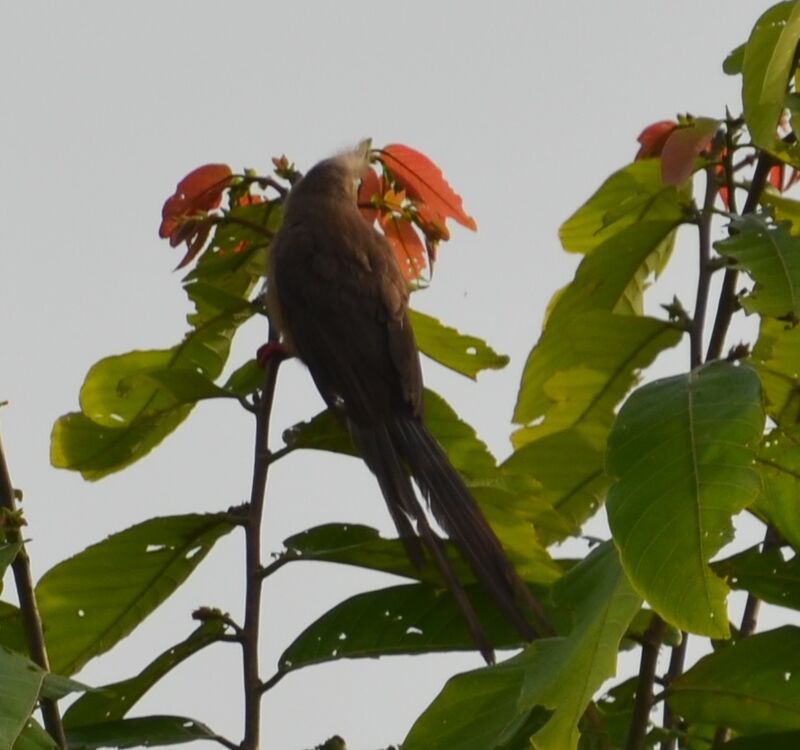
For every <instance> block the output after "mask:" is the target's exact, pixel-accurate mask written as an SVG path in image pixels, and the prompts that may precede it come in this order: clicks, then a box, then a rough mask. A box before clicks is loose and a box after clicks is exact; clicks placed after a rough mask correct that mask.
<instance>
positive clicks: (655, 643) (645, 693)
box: [625, 614, 665, 750]
mask: <svg viewBox="0 0 800 750" xmlns="http://www.w3.org/2000/svg"><path fill="white" fill-rule="evenodd" d="M664 628H665V625H664V621H663V620H662V619H661V618H660V617H659V616H658V615H656V614H653V621H652V622H651V624H650V627H649V628H647V630H646V631H645V634H644V644H643V646H642V658H641V661H640V663H639V677H638V680H637V682H636V699H635V700H634V704H633V716H632V717H631V726H630V730H629V731H628V739H627V741H626V742H625V750H644V746H645V739H646V737H647V727H648V725H649V723H650V709H651V708H652V706H653V683H654V682H655V677H656V665H657V664H658V652H659V650H660V649H661V640H662V638H663V637H664Z"/></svg>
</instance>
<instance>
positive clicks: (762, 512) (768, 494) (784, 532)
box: [753, 428, 800, 550]
mask: <svg viewBox="0 0 800 750" xmlns="http://www.w3.org/2000/svg"><path fill="white" fill-rule="evenodd" d="M756 468H757V469H758V473H759V474H760V475H761V492H760V494H759V495H758V497H757V498H756V501H755V503H754V504H753V510H754V511H755V512H756V513H758V515H759V516H761V517H762V518H763V519H764V520H765V521H766V522H768V523H771V524H772V525H773V526H775V528H776V529H777V530H778V531H779V532H780V534H781V536H782V537H783V538H784V539H786V540H787V541H788V542H789V543H790V544H791V545H792V546H794V548H795V549H797V550H800V430H798V428H795V429H793V430H780V429H776V430H773V431H772V432H770V433H769V434H768V435H766V436H765V438H764V439H763V440H762V443H761V446H759V449H758V455H757V457H756Z"/></svg>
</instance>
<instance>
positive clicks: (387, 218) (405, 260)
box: [380, 214, 428, 281]
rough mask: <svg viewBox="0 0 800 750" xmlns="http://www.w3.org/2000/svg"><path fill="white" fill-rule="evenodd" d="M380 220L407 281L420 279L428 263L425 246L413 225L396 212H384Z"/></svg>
mask: <svg viewBox="0 0 800 750" xmlns="http://www.w3.org/2000/svg"><path fill="white" fill-rule="evenodd" d="M380 221H381V226H382V227H383V233H384V235H386V239H387V240H388V241H389V245H391V247H392V251H393V252H394V256H395V258H396V259H397V264H398V265H399V266H400V271H401V272H402V273H403V277H404V278H405V280H406V281H414V280H415V279H418V278H419V277H420V274H421V273H422V272H423V271H424V270H425V267H426V266H427V265H428V263H427V260H426V256H425V246H424V245H423V244H422V240H421V239H420V236H419V235H418V234H417V233H416V231H415V230H414V227H413V225H412V224H411V223H409V222H408V221H406V220H405V219H403V218H400V217H398V216H395V215H394V214H383V215H382V216H381V217H380Z"/></svg>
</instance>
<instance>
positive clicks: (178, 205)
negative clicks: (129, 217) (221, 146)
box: [158, 164, 233, 262]
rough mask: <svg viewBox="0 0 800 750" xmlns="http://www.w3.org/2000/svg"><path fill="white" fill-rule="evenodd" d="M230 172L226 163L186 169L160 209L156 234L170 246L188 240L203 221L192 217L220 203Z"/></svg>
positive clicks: (228, 181)
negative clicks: (167, 239)
mask: <svg viewBox="0 0 800 750" xmlns="http://www.w3.org/2000/svg"><path fill="white" fill-rule="evenodd" d="M232 175H233V173H232V172H231V168H230V167H229V166H228V165H227V164H205V165H203V166H202V167H198V168H197V169H194V170H192V171H191V172H189V174H187V175H186V177H184V178H183V179H182V180H181V181H180V182H179V183H178V186H177V188H176V189H175V192H174V193H173V194H172V195H171V196H170V197H169V198H167V200H166V202H165V203H164V207H163V208H162V209H161V226H160V227H159V228H158V235H159V237H165V238H166V237H169V244H170V245H172V247H176V246H177V245H179V244H180V243H181V242H183V241H184V240H185V241H187V242H188V241H189V239H190V238H191V237H192V236H193V235H195V233H196V232H197V231H198V230H200V229H201V227H202V224H203V222H202V221H195V220H193V219H192V216H193V215H194V214H197V213H200V212H202V211H211V210H212V209H215V208H217V206H219V204H220V203H221V201H222V193H223V191H224V190H225V188H226V187H227V186H228V184H229V183H230V180H231V177H232ZM206 234H207V233H206ZM192 244H194V243H192ZM187 262H188V261H187Z"/></svg>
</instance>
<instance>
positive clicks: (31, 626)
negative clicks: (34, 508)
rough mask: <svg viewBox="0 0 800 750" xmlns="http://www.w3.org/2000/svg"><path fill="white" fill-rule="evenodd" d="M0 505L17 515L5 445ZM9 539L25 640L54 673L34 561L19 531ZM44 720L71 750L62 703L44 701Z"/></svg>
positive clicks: (10, 530) (59, 741) (11, 530)
mask: <svg viewBox="0 0 800 750" xmlns="http://www.w3.org/2000/svg"><path fill="white" fill-rule="evenodd" d="M0 505H1V506H2V507H3V508H5V509H6V510H7V511H8V512H9V513H12V514H13V513H15V512H16V503H15V501H14V487H13V485H12V484H11V475H10V474H9V472H8V464H7V463H6V457H5V453H4V452H3V445H2V442H0ZM5 533H6V539H7V540H8V542H9V543H11V544H19V545H20V547H19V552H18V553H17V556H16V557H15V558H14V562H12V563H11V569H12V571H13V573H14V583H15V585H16V588H17V596H18V598H19V608H20V611H21V613H22V622H23V627H24V628H25V638H26V640H27V642H28V651H29V652H30V657H31V659H33V661H34V662H36V664H38V665H39V666H40V667H41V668H42V669H43V670H45V671H46V672H49V671H50V662H49V660H48V658H47V649H46V647H45V643H44V633H43V631H42V619H41V617H40V616H39V608H38V606H37V605H36V595H35V594H34V590H33V576H32V575H31V566H30V559H29V558H28V553H27V551H26V550H25V544H24V542H23V539H22V534H20V532H19V529H16V528H7V529H6V532H5ZM40 705H41V709H42V719H43V721H44V728H45V729H46V730H47V733H48V734H49V735H50V736H51V737H52V738H53V739H54V740H55V741H56V743H57V744H58V746H59V747H60V748H66V747H67V740H66V737H65V736H64V725H63V723H62V721H61V714H60V712H59V710H58V703H57V702H56V701H54V700H52V699H50V698H41V700H40Z"/></svg>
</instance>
